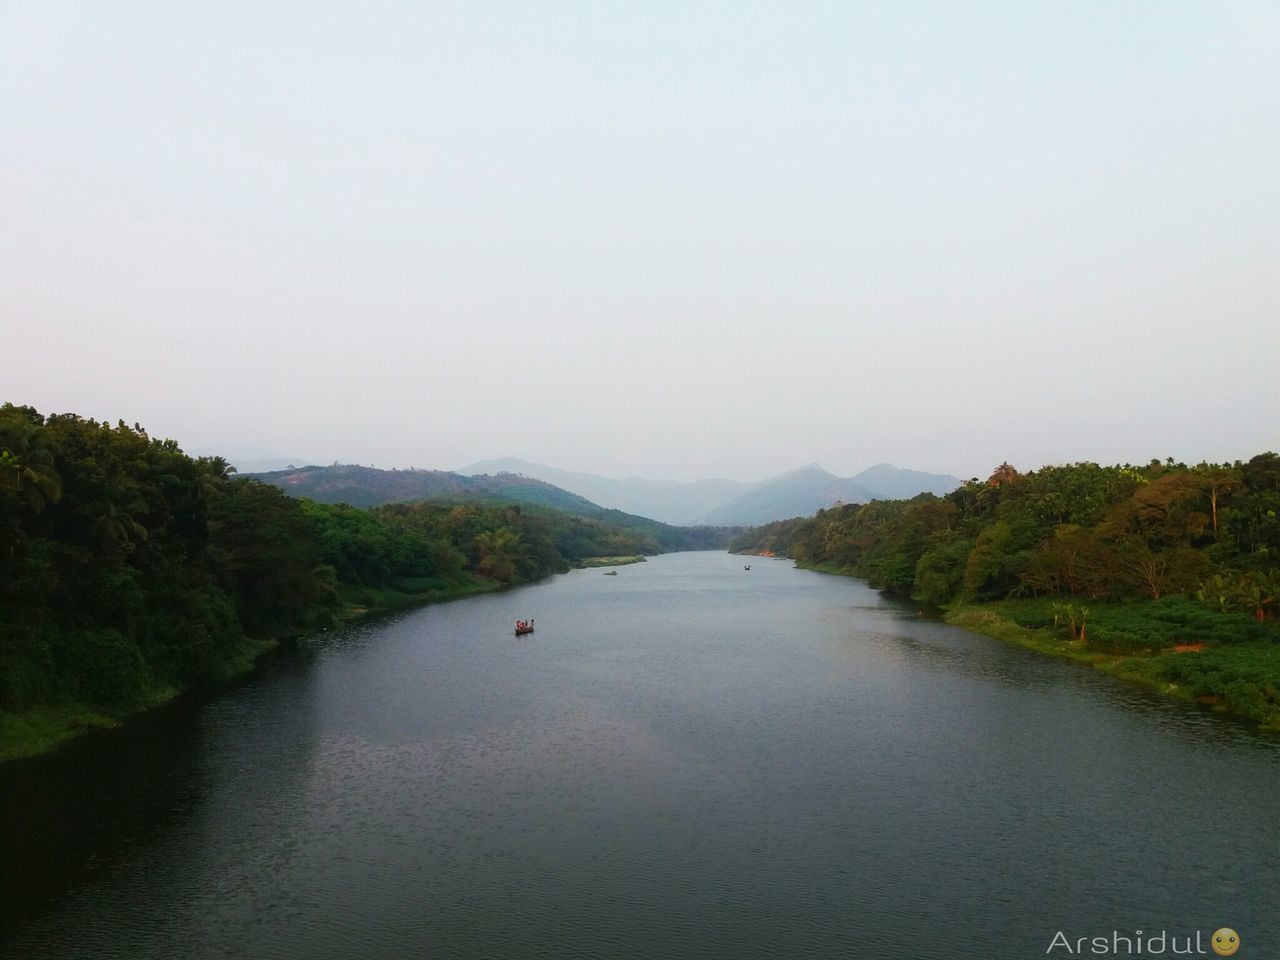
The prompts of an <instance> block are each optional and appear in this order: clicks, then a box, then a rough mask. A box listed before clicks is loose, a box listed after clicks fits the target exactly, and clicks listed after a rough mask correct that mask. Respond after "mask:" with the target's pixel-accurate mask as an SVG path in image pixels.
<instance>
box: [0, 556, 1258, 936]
mask: <svg viewBox="0 0 1280 960" xmlns="http://www.w3.org/2000/svg"><path fill="white" fill-rule="evenodd" d="M517 616H536V617H537V619H538V628H539V629H538V633H537V634H535V635H533V636H532V637H529V638H522V639H520V640H515V639H514V638H512V637H511V635H510V623H511V622H512V620H514V619H515V618H516V617H517ZM0 783H2V784H3V791H4V793H3V799H4V810H5V821H4V830H5V833H4V841H5V842H4V853H3V858H4V859H3V881H4V887H5V897H4V914H3V919H4V923H5V930H6V934H5V938H4V940H3V950H2V951H0V952H3V953H4V954H5V955H7V956H24V957H38V956H50V957H74V956H93V957H130V958H133V957H166V958H167V957H174V956H198V957H204V956H209V957H214V956H245V957H307V958H314V957H350V956H361V957H404V956H433V957H434V956H459V957H471V956H493V957H537V956H546V957H551V956H556V957H562V956H566V955H567V956H575V955H577V956H593V957H594V956H655V957H656V956H668V957H669V956H711V957H715V956H724V957H754V956H778V957H804V956H823V957H826V956H835V955H839V956H855V957H858V956H882V955H895V956H907V957H918V958H927V957H966V956H983V957H1016V956H1042V955H1044V950H1045V948H1046V947H1047V946H1048V944H1049V941H1050V938H1051V937H1052V935H1053V933H1054V932H1055V931H1056V930H1058V929H1063V930H1065V931H1067V932H1068V934H1069V935H1072V936H1093V935H1095V934H1099V933H1107V934H1109V933H1110V931H1111V930H1112V929H1113V928H1114V929H1118V930H1121V931H1125V930H1133V929H1135V928H1142V929H1147V930H1158V929H1161V928H1166V929H1168V930H1169V932H1170V933H1171V934H1173V933H1178V934H1179V935H1182V934H1185V933H1186V932H1188V931H1194V930H1197V929H1203V930H1205V931H1206V932H1207V931H1208V930H1212V929H1214V928H1215V927H1217V926H1220V925H1222V924H1224V923H1226V924H1229V925H1231V926H1234V927H1235V928H1236V929H1237V930H1239V931H1241V933H1242V934H1243V936H1244V938H1245V943H1246V944H1248V945H1249V948H1250V949H1251V950H1253V951H1254V953H1252V954H1251V955H1267V954H1268V952H1272V951H1274V950H1275V949H1276V948H1277V947H1280V940H1278V939H1277V930H1276V928H1275V921H1274V920H1273V917H1272V914H1273V913H1274V904H1275V903H1276V902H1280V867H1277V856H1276V854H1277V853H1278V852H1280V849H1278V847H1280V836H1278V834H1277V831H1276V828H1275V827H1274V825H1273V822H1272V821H1273V813H1274V808H1273V802H1272V801H1271V799H1270V798H1273V797H1274V796H1275V795H1276V793H1277V787H1280V746H1278V745H1277V742H1276V740H1275V739H1274V738H1268V737H1264V736H1259V735H1257V734H1256V733H1254V732H1253V731H1252V730H1251V728H1249V727H1248V726H1247V725H1243V724H1238V723H1233V722H1225V721H1223V720H1222V718H1219V717H1216V716H1212V715H1210V714H1208V713H1206V712H1205V711H1203V710H1202V709H1199V708H1197V707H1195V706H1193V705H1188V704H1183V703H1178V702H1175V701H1169V700H1165V699H1163V698H1160V697H1158V696H1156V695H1153V694H1152V693H1150V692H1149V691H1146V690H1144V689H1142V688H1137V687H1133V686H1130V685H1127V684H1123V683H1118V682H1116V681H1113V680H1111V679H1110V678H1108V677H1106V676H1104V675H1102V674H1100V673H1098V672H1097V671H1092V670H1089V669H1088V668H1084V667H1081V666H1080V665H1077V664H1073V663H1067V662H1062V661H1057V660H1053V659H1051V658H1046V657H1043V656H1040V655H1037V654H1034V653H1031V652H1029V651H1025V650H1021V649H1019V648H1016V647H1011V646H1006V645H1003V644H1000V643H998V642H996V641H993V640H989V639H987V638H983V637H977V636H973V635H969V634H965V633H963V632H961V631H958V630H956V629H955V628H952V627H950V626H947V625H945V624H942V623H939V622H937V621H935V620H931V619H929V618H928V617H921V616H917V613H916V609H915V607H914V606H912V605H901V604H894V603H889V602H886V601H885V600H884V599H883V598H881V597H880V596H879V595H877V594H876V593H875V592H873V591H871V590H869V589H867V588H866V587H865V585H863V584H861V583H859V582H857V581H852V580H847V579H844V578H838V577H827V576H823V575H820V574H812V573H806V572H803V571H797V570H794V569H792V568H791V566H790V565H789V564H785V563H763V562H762V563H760V564H754V565H753V569H752V571H751V572H750V573H747V572H745V571H743V570H742V565H741V562H740V560H739V559H738V558H734V557H729V556H726V555H723V554H682V555H675V556H668V557H661V558H656V559H654V560H651V561H650V562H649V563H647V564H643V565H636V566H631V567H626V568H623V569H622V571H621V572H620V575H619V576H617V577H607V578H606V577H602V576H599V574H598V572H596V571H578V572H575V573H573V574H569V575H566V576H563V577H558V578H555V579H554V580H552V581H550V582H548V583H545V584H540V585H537V586H534V587H530V588H525V589H522V590H518V591H512V592H510V593H505V594H500V595H493V596H486V597H481V598H476V599H473V600H468V601H463V602H458V603H453V604H446V605H442V606H438V607H433V608H428V609H425V610H420V611H416V612H414V613H411V614H407V615H402V616H398V617H395V618H392V619H388V620H384V621H381V622H379V623H375V624H366V625H364V626H361V627H358V628H354V629H349V630H343V631H335V632H333V633H330V634H325V635H321V636H319V637H316V638H313V639H312V640H311V641H309V642H308V643H307V644H306V645H305V646H304V649H303V650H302V651H300V652H299V653H297V654H295V655H292V656H285V657H280V658H278V659H277V660H275V661H274V662H273V663H272V664H271V665H269V666H268V667H267V668H266V669H264V670H263V671H261V672H260V673H258V674H256V675H255V676H254V678H252V680H251V681H249V682H248V683H246V684H244V685H242V686H240V687H238V688H237V689H235V690H233V691H231V692H228V693H227V694H225V695H224V696H222V697H220V698H218V699H216V700H213V701H211V702H207V703H202V704H201V703H190V704H186V705H182V706H180V707H177V708H175V709H173V710H170V711H164V712H162V713H159V714H156V715H154V716H153V717H150V718H147V720H146V721H144V722H143V723H140V724H136V725H132V726H131V728H130V729H129V730H127V731H126V732H125V733H124V734H123V735H119V736H110V737H102V738H97V739H96V740H94V741H92V742H85V743H82V744H78V745H77V746H76V747H75V748H73V749H72V750H68V751H66V752H64V753H62V754H59V755H57V756H55V757H51V758H45V759H43V760H41V761H37V762H33V763H29V764H17V765H11V766H10V767H9V768H6V769H5V770H4V771H3V772H2V773H0ZM1217 851H1230V853H1231V855H1230V856H1227V857H1224V856H1218V855H1216V852H1217ZM886 931H892V937H887V935H886ZM1242 954H1243V952H1242Z"/></svg>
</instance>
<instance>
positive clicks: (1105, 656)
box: [796, 563, 1280, 731]
mask: <svg viewBox="0 0 1280 960" xmlns="http://www.w3.org/2000/svg"><path fill="white" fill-rule="evenodd" d="M796 565H797V566H798V567H800V568H801V569H805V570H814V571H817V572H818V573H832V574H837V575H839V576H845V577H854V578H855V579H861V578H859V577H857V574H855V573H854V572H853V571H852V570H850V569H849V568H847V567H841V566H839V565H837V564H834V563H820V564H804V563H797V564H796ZM1068 603H1069V601H1065V600H1063V601H1057V600H1052V599H1049V598H1033V599H1021V600H1002V601H996V602H994V603H989V604H964V605H960V604H956V605H951V606H949V607H945V608H943V618H944V619H945V620H946V622H947V623H950V624H953V625H955V626H958V627H960V628H962V629H964V630H969V631H971V632H973V633H981V634H983V635H984V636H988V637H993V638H995V639H997V640H1003V641H1005V642H1007V643H1016V644H1018V645H1019V646H1021V647H1026V648H1027V649H1029V650H1035V651H1038V652H1039V653H1044V654H1048V655H1050V656H1054V657H1063V658H1065V659H1068V660H1074V661H1076V662H1078V663H1084V664H1087V665H1089V666H1090V667H1093V668H1095V669H1097V670H1101V671H1103V672H1104V673H1108V674H1110V675H1112V676H1114V677H1117V678H1119V679H1122V680H1128V681H1132V682H1135V683H1141V684H1144V685H1146V686H1149V687H1153V688H1155V689H1157V690H1159V691H1160V692H1161V693H1163V694H1165V695H1167V696H1171V697H1176V698H1178V699H1181V700H1189V701H1194V702H1197V703H1202V704H1205V705H1207V706H1209V707H1211V708H1212V709H1214V710H1215V711H1218V712H1221V713H1230V714H1234V715H1236V716H1240V717H1244V718H1246V719H1248V720H1252V721H1253V722H1255V723H1257V724H1258V725H1259V726H1260V727H1261V728H1262V729H1265V730H1277V731H1280V624H1276V623H1274V622H1271V621H1268V622H1265V623H1258V622H1257V621H1255V620H1254V619H1253V618H1251V617H1249V616H1248V615H1246V614H1240V613H1220V612H1218V611H1215V610H1212V609H1209V608H1208V607H1205V606H1203V605H1201V604H1198V603H1196V602H1195V601H1192V600H1186V599H1184V598H1180V597H1166V598H1164V599H1162V600H1158V601H1133V602H1128V603H1102V602H1097V603H1093V602H1091V603H1089V604H1088V605H1086V606H1082V605H1081V604H1079V603H1077V604H1075V608H1076V609H1075V612H1074V613H1073V614H1072V615H1074V616H1079V617H1081V618H1082V619H1083V620H1084V622H1085V630H1084V635H1085V639H1078V638H1074V639H1073V638H1072V636H1071V635H1070V633H1071V629H1070V628H1069V627H1068V626H1067V615H1066V612H1065V608H1066V607H1067V606H1068Z"/></svg>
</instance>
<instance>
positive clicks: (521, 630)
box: [516, 620, 533, 637]
mask: <svg viewBox="0 0 1280 960" xmlns="http://www.w3.org/2000/svg"><path fill="white" fill-rule="evenodd" d="M526 633H533V621H532V620H530V621H529V622H528V623H526V624H524V625H523V626H522V625H521V624H520V623H519V622H517V623H516V636H517V637H523V636H524V635H525V634H526Z"/></svg>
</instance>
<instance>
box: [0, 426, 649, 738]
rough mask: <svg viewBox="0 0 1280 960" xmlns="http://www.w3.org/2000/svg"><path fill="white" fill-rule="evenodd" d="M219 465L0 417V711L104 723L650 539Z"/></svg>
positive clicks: (597, 522)
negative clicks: (345, 621)
mask: <svg viewBox="0 0 1280 960" xmlns="http://www.w3.org/2000/svg"><path fill="white" fill-rule="evenodd" d="M233 472H234V471H232V470H231V469H230V468H229V467H228V466H227V464H226V462H225V461H224V460H222V459H221V458H217V457H202V458H198V459H197V458H192V457H189V456H187V455H186V454H184V453H183V452H182V450H181V449H179V447H178V445H177V444H176V443H175V442H174V441H172V440H157V439H154V438H152V437H150V436H148V435H147V433H146V431H145V430H143V429H142V428H141V427H138V426H136V425H135V426H133V427H129V426H126V425H125V424H124V423H118V424H116V425H115V426H112V425H111V424H108V423H99V422H96V421H94V420H85V419H82V418H80V417H77V416H74V415H70V414H60V415H55V416H49V417H43V416H41V415H40V414H39V413H37V412H36V411H35V410H33V409H31V408H30V407H16V406H13V405H8V404H7V405H5V406H4V407H3V408H0V711H4V712H5V713H7V714H9V715H13V714H18V713H22V712H23V711H30V710H36V709H40V708H45V707H56V706H60V705H73V706H76V707H80V708H84V709H87V710H91V711H94V712H97V713H99V714H102V715H106V716H118V715H122V714H124V713H127V712H129V711H131V710H135V709H138V708H139V707H142V706H145V705H147V704H149V703H153V702H156V701H158V700H161V699H164V698H165V697H167V696H169V695H171V694H172V693H173V692H175V691H177V690H180V689H183V688H186V687H189V686H191V685H193V684H196V683H199V682H201V681H204V680H208V679H210V678H216V677H219V676H222V675H225V674H227V673H229V672H233V671H235V670H237V669H240V668H242V667H243V666H245V665H246V664H247V663H248V662H250V661H251V660H252V657H253V656H254V655H255V654H257V653H258V652H260V651H261V650H262V649H264V648H265V646H266V645H267V642H268V641H269V640H270V639H271V638H278V637H282V636H285V635H289V634H293V633H297V632H299V631H303V630H307V629H310V628H314V627H317V626H320V625H325V624H328V623H330V622H332V621H333V619H334V618H335V617H339V616H342V615H344V614H345V613H348V612H350V611H351V610H352V609H353V608H358V607H371V606H386V605H389V604H395V603H396V602H400V603H403V602H411V601H421V600H426V599H436V598H444V597H450V596H459V595H464V594H466V593H470V592H475V591H478V590H484V589H492V588H494V587H495V586H498V585H503V584H511V583H520V582H524V581H529V580H534V579H537V578H539V577H543V576H545V575H547V574H549V573H551V572H554V571H558V570H566V569H568V567H569V561H570V560H572V559H575V558H580V557H591V556H616V555H623V554H652V553H657V552H660V551H661V550H662V549H663V547H664V545H663V544H662V543H661V542H660V541H659V539H658V538H657V537H656V536H654V534H653V533H652V532H651V531H647V530H645V529H642V528H637V529H624V528H622V527H620V526H617V525H613V524H610V523H608V522H607V521H606V520H604V519H599V518H592V517H579V516H572V515H569V514H565V513H561V512H557V511H553V510H550V509H540V508H536V507H522V506H520V505H516V504H511V503H504V504H485V503H480V504H476V503H461V502H455V503H413V504H393V505H387V506H382V507H378V508H375V509H373V510H362V509H358V508H355V507H350V506H345V505H332V504H322V503H317V502H314V501H310V500H305V499H302V500H300V499H293V498H291V497H288V496H286V495H285V494H284V493H283V492H282V491H281V490H279V489H278V488H277V487H275V486H272V485H269V484H266V483H261V482H258V481H254V480H248V479H243V478H237V477H234V476H232V475H231V474H232V473H233ZM659 526H660V525H659ZM640 527H643V525H640Z"/></svg>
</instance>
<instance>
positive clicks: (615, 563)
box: [569, 554, 645, 570]
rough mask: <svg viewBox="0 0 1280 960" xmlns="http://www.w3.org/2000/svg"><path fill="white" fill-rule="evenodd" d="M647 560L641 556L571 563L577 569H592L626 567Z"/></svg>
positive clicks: (584, 558) (593, 559) (597, 558)
mask: <svg viewBox="0 0 1280 960" xmlns="http://www.w3.org/2000/svg"><path fill="white" fill-rule="evenodd" d="M644 562H645V558H644V557H642V556H641V555H640V554H636V555H634V556H628V557H583V558H582V559H581V560H570V561H569V563H570V564H571V565H572V566H573V567H574V568H575V569H579V570H582V569H590V568H592V567H625V566H626V565H627V564H629V563H644Z"/></svg>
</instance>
